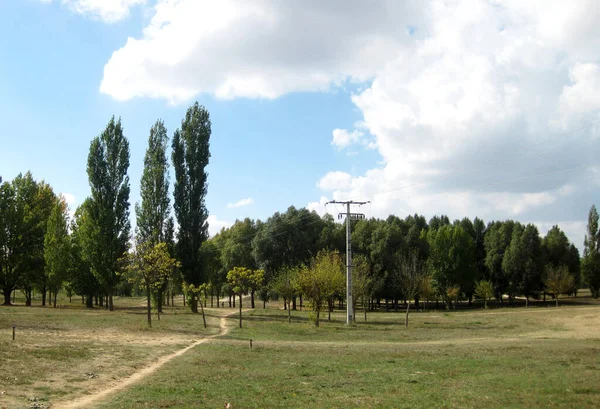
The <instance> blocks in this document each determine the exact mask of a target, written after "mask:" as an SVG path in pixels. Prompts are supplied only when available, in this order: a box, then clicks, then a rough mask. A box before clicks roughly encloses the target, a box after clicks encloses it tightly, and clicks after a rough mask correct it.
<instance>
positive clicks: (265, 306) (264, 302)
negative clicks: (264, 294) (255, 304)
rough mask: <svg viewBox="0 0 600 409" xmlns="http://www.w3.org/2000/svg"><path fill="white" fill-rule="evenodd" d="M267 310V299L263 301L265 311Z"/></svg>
mask: <svg viewBox="0 0 600 409" xmlns="http://www.w3.org/2000/svg"><path fill="white" fill-rule="evenodd" d="M266 309H267V299H266V298H265V299H263V310H266Z"/></svg>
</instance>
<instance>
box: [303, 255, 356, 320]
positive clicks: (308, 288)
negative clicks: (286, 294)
mask: <svg viewBox="0 0 600 409" xmlns="http://www.w3.org/2000/svg"><path fill="white" fill-rule="evenodd" d="M343 268H344V264H343V262H342V259H341V257H340V255H339V253H338V252H336V251H329V250H322V251H320V252H318V253H317V255H316V257H315V258H314V259H313V261H312V264H311V265H310V266H309V267H304V268H302V269H301V270H300V271H299V273H298V278H297V280H298V281H297V283H298V288H299V289H300V292H301V293H302V294H304V296H305V297H306V298H307V299H308V300H309V302H310V304H311V306H312V309H313V312H314V321H315V326H317V327H318V326H319V323H320V316H321V311H322V310H323V306H324V304H325V302H326V301H327V300H329V299H330V297H333V295H335V293H336V292H338V291H340V288H341V289H342V290H343V286H344V283H345V280H344V273H343Z"/></svg>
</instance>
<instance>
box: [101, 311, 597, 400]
mask: <svg viewBox="0 0 600 409" xmlns="http://www.w3.org/2000/svg"><path fill="white" fill-rule="evenodd" d="M599 312H600V308H598V307H580V308H570V307H567V308H562V309H560V308H559V309H558V310H555V309H550V308H548V309H529V310H525V309H522V310H510V311H498V310H497V311H494V312H485V311H473V312H459V313H449V314H446V313H418V314H414V315H413V320H412V324H411V327H410V328H409V329H408V330H405V329H404V328H403V327H401V320H402V315H401V314H372V315H371V316H370V318H369V319H370V320H371V321H370V322H367V323H361V322H360V321H359V323H358V324H357V325H356V327H347V326H345V325H344V324H343V315H342V314H335V315H334V318H335V320H333V321H331V322H328V321H325V322H323V324H322V327H321V328H314V327H313V326H312V324H311V323H310V322H308V321H307V320H306V318H305V314H304V313H295V314H296V315H298V316H299V317H297V318H296V322H295V323H293V324H291V325H290V324H287V323H286V322H285V318H286V315H285V312H283V311H278V310H266V311H263V310H255V311H253V312H251V313H249V314H246V315H247V319H246V320H245V322H244V325H245V327H244V328H243V329H237V328H236V329H234V330H232V331H231V332H230V333H229V334H228V335H227V336H225V337H223V338H222V339H220V340H213V341H210V344H204V345H201V346H199V347H197V348H195V349H193V350H191V351H190V352H188V353H187V354H185V355H183V356H181V357H179V358H177V359H176V360H174V361H172V362H171V363H169V364H167V365H166V366H165V367H163V368H162V370H161V371H159V372H157V373H155V374H154V375H152V376H150V377H148V378H147V379H146V380H145V381H143V382H142V383H140V384H138V385H136V386H134V387H133V388H131V389H130V390H128V391H127V392H124V393H121V394H119V395H117V396H116V397H115V398H113V399H112V401H111V402H108V403H106V404H105V405H103V406H101V407H102V408H104V409H109V408H145V407H160V408H196V407H222V406H223V405H224V404H225V403H231V405H232V406H233V407H234V408H265V407H268V408H289V407H311V408H337V407H339V408H364V407H367V408H368V407H397V408H403V407H406V408H413V407H436V408H471V407H473V408H476V407H487V408H505V407H515V408H518V407H522V408H526V407H527V408H529V407H559V408H560V407H564V408H568V407H577V408H586V407H589V408H593V407H596V406H597V402H598V399H600V354H599V352H600V332H599V331H598V330H595V332H587V331H586V330H585V328H586V324H589V325H595V326H596V328H598V324H600V315H599V314H598V313H599ZM250 338H252V339H253V348H252V349H250V347H249V339H250Z"/></svg>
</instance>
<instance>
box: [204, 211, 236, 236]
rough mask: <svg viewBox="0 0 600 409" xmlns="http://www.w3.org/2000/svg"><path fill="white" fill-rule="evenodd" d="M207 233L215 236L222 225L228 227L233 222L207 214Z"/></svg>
mask: <svg viewBox="0 0 600 409" xmlns="http://www.w3.org/2000/svg"><path fill="white" fill-rule="evenodd" d="M207 221H208V235H209V236H210V237H213V236H215V235H216V234H217V233H218V232H220V231H221V229H222V228H223V227H225V228H229V227H231V226H232V225H233V223H231V222H228V221H226V220H219V218H218V217H217V216H215V215H212V214H211V215H210V216H208V219H207Z"/></svg>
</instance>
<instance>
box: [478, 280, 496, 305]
mask: <svg viewBox="0 0 600 409" xmlns="http://www.w3.org/2000/svg"><path fill="white" fill-rule="evenodd" d="M475 295H476V296H477V297H479V298H482V299H483V303H484V308H486V309H487V307H488V305H487V303H488V300H489V299H490V298H492V297H493V296H494V285H493V284H492V282H491V281H489V280H481V281H479V282H478V283H477V285H476V286H475Z"/></svg>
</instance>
